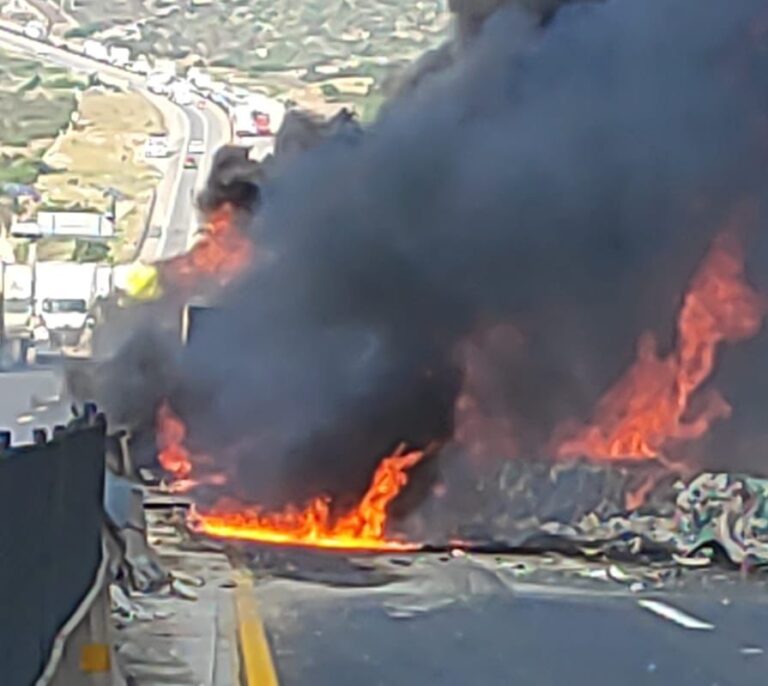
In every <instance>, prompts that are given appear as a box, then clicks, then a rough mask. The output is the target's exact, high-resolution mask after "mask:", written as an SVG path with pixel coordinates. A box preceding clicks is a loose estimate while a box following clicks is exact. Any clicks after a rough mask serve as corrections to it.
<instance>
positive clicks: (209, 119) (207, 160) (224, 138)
mask: <svg viewBox="0 0 768 686" xmlns="http://www.w3.org/2000/svg"><path fill="white" fill-rule="evenodd" d="M215 107H216V106H215V105H207V106H206V107H205V108H204V109H202V110H201V109H198V108H197V107H196V106H195V105H190V106H185V107H182V108H181V109H182V110H183V112H184V115H185V116H186V117H187V120H188V121H189V140H190V141H191V140H202V141H203V142H204V144H205V149H206V152H205V154H204V155H202V156H194V158H195V159H196V161H197V163H198V167H197V168H196V169H185V168H184V167H183V164H182V167H181V170H180V174H181V178H180V180H179V182H178V190H177V192H176V200H175V203H174V204H173V206H172V210H171V213H170V220H169V221H168V224H167V228H166V231H165V238H164V240H163V241H162V242H161V244H160V249H159V252H158V254H157V257H159V258H168V257H173V256H174V255H178V254H179V253H183V252H185V251H186V250H187V249H188V248H189V246H190V243H191V241H192V238H193V237H194V235H195V231H196V230H197V228H198V219H197V215H196V212H195V207H194V199H195V196H196V194H197V193H198V192H199V191H200V190H202V188H203V187H204V185H205V180H206V178H207V174H208V171H209V170H210V166H211V159H212V156H213V154H214V153H215V151H216V150H217V149H218V148H219V147H221V146H222V145H224V144H225V143H226V142H228V140H229V130H228V128H226V127H227V123H226V122H225V121H224V119H223V118H222V116H221V115H220V114H219V113H218V112H217V111H216V109H215ZM187 145H188V142H187ZM179 154H180V155H181V156H182V158H185V157H186V156H187V149H186V148H183V149H181V150H180V151H179Z"/></svg>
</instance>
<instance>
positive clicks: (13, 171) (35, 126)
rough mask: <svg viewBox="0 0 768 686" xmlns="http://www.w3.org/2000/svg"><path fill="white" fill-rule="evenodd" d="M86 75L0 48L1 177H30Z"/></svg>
mask: <svg viewBox="0 0 768 686" xmlns="http://www.w3.org/2000/svg"><path fill="white" fill-rule="evenodd" d="M87 85H88V83H87V79H77V78H75V77H73V76H72V75H70V74H69V73H68V72H67V71H66V70H65V69H54V68H46V67H43V66H42V65H41V64H40V63H38V62H35V61H33V60H28V59H24V58H21V57H16V56H14V55H11V54H9V53H5V52H1V51H0V183H21V184H31V183H34V182H35V180H36V179H37V177H38V175H39V174H40V173H41V171H44V170H45V165H44V163H43V161H42V157H43V154H44V152H45V150H46V149H47V148H48V147H49V146H50V145H51V144H52V143H53V141H54V139H55V138H56V136H58V135H59V133H60V132H61V131H63V130H64V129H65V128H66V127H67V126H68V125H69V122H70V118H71V116H72V113H73V112H75V110H76V109H77V105H78V102H77V101H78V90H79V89H83V88H85V87H87Z"/></svg>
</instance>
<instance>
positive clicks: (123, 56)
mask: <svg viewBox="0 0 768 686" xmlns="http://www.w3.org/2000/svg"><path fill="white" fill-rule="evenodd" d="M130 61H131V49H130V48H126V47H125V46H122V45H110V46H109V62H110V64H114V65H115V66H116V67H127V66H128V63H129V62H130Z"/></svg>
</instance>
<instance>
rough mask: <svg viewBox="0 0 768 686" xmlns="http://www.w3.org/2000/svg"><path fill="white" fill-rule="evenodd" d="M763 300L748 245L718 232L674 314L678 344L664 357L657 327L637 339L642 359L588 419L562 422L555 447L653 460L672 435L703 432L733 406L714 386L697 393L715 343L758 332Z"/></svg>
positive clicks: (569, 452)
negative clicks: (747, 264)
mask: <svg viewBox="0 0 768 686" xmlns="http://www.w3.org/2000/svg"><path fill="white" fill-rule="evenodd" d="M765 311H766V308H765V303H764V301H763V299H762V298H761V296H760V295H759V294H758V293H757V292H756V291H755V290H754V289H752V287H751V286H750V285H749V284H748V283H747V281H746V277H745V273H744V249H743V247H742V245H741V243H740V241H739V240H738V238H737V237H736V236H735V235H734V234H732V233H723V234H721V235H719V236H718V237H717V238H716V239H715V241H714V242H713V244H712V246H711V247H710V250H709V252H708V254H707V255H706V257H705V258H704V261H703V262H702V264H701V265H700V266H699V268H698V270H697V271H696V273H695V274H694V276H693V279H692V280H691V284H690V287H689V290H688V293H687V294H686V296H685V299H684V301H683V306H682V309H681V311H680V314H679V316H678V321H677V343H676V346H675V349H674V350H673V351H672V352H671V353H670V354H669V355H668V356H666V357H660V356H659V355H658V352H657V342H656V339H655V338H654V336H653V334H650V333H645V334H643V335H642V336H641V338H640V340H639V342H638V350H637V360H636V361H635V363H634V364H633V365H632V366H631V367H630V368H629V369H628V370H627V372H626V373H625V374H624V375H623V376H622V377H621V378H620V379H619V380H618V381H617V382H616V383H615V384H614V385H613V386H612V387H611V388H610V389H609V390H608V392H607V393H606V394H605V395H604V396H603V397H602V399H601V400H600V401H599V403H598V405H597V408H596V411H595V414H594V418H593V420H592V422H591V423H589V424H587V425H586V426H583V427H580V428H577V429H576V430H574V429H573V427H563V428H561V430H560V431H559V432H558V433H559V435H560V436H563V435H564V434H570V436H568V437H567V438H566V439H565V440H563V441H562V442H560V443H559V445H558V446H557V448H556V452H557V455H558V456H560V457H578V456H585V457H589V458H594V459H653V458H658V457H660V456H661V455H662V454H663V450H664V448H665V446H666V445H667V444H668V443H669V442H670V441H673V440H678V441H679V440H692V439H695V438H698V437H700V436H702V435H703V434H704V433H705V432H706V431H707V430H708V429H709V427H710V425H711V424H712V422H713V421H715V420H716V419H724V418H727V417H729V416H730V413H731V406H730V405H729V404H728V403H727V402H726V401H725V399H724V398H723V397H722V396H721V395H720V394H719V393H718V392H717V391H714V390H712V391H709V392H708V393H706V394H705V395H704V396H701V395H700V396H699V400H701V405H700V406H699V409H698V411H697V412H696V413H695V415H693V416H690V412H691V407H690V401H691V398H692V396H693V394H694V392H695V391H696V390H697V389H698V388H699V387H700V386H701V384H702V383H704V381H706V380H707V378H709V376H710V375H711V373H712V371H713V369H714V366H715V358H716V353H717V349H718V346H719V345H720V344H721V343H724V342H728V343H734V342H737V341H741V340H745V339H748V338H751V337H752V336H755V335H756V334H757V332H758V331H759V330H760V327H761V326H762V322H763V317H764V315H765Z"/></svg>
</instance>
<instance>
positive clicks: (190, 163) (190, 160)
mask: <svg viewBox="0 0 768 686" xmlns="http://www.w3.org/2000/svg"><path fill="white" fill-rule="evenodd" d="M184 169H197V160H196V159H195V158H194V157H193V156H192V155H187V157H186V158H185V159H184Z"/></svg>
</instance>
